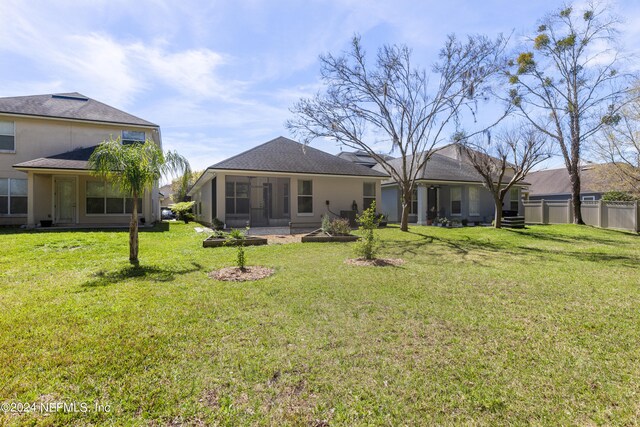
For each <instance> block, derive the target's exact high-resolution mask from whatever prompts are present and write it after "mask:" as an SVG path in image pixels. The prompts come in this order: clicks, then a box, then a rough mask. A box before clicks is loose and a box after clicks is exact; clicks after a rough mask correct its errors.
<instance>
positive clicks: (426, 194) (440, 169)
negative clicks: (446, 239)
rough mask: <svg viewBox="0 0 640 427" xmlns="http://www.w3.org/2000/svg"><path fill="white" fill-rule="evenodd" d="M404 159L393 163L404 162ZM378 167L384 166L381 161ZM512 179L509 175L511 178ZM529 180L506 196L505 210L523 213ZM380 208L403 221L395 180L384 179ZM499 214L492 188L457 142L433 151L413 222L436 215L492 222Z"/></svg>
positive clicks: (418, 183) (418, 189) (412, 211)
mask: <svg viewBox="0 0 640 427" xmlns="http://www.w3.org/2000/svg"><path fill="white" fill-rule="evenodd" d="M400 161H401V160H400V159H394V160H391V163H392V164H393V163H397V164H398V165H399V164H400ZM374 170H383V169H382V167H381V166H380V165H378V166H375V167H374ZM507 179H508V178H507ZM527 185H528V184H527V183H525V182H520V183H518V184H516V185H514V186H513V187H512V188H511V190H510V192H509V194H507V196H506V198H505V200H504V206H503V211H511V212H513V213H517V214H519V215H521V214H522V213H523V208H522V202H521V192H522V189H523V188H524V187H526V186H527ZM380 212H381V213H383V214H386V215H387V216H388V218H389V221H390V222H399V221H400V219H401V215H402V201H401V194H400V191H399V186H398V184H397V183H396V182H394V181H392V180H386V181H384V182H383V183H382V205H381V206H380ZM494 216H495V205H494V201H493V196H492V195H491V192H490V191H489V190H487V189H486V188H485V187H484V186H483V185H482V178H481V176H480V174H478V172H477V171H476V170H475V169H474V168H473V166H472V165H471V163H470V162H469V161H468V160H467V159H465V158H464V155H461V154H460V151H459V150H457V149H455V146H454V144H452V145H449V146H446V147H443V148H442V149H441V150H440V151H438V152H437V153H435V154H433V155H432V157H431V159H429V161H428V162H427V164H426V166H425V167H424V168H423V169H422V170H421V171H420V172H419V174H418V176H417V180H416V187H415V188H414V191H413V197H412V200H411V203H410V209H409V222H410V223H417V224H420V225H426V224H428V223H429V222H430V221H432V220H434V219H435V218H438V217H440V218H448V219H449V220H460V221H461V220H463V219H466V220H467V221H469V222H480V223H489V222H491V221H492V220H493V218H494Z"/></svg>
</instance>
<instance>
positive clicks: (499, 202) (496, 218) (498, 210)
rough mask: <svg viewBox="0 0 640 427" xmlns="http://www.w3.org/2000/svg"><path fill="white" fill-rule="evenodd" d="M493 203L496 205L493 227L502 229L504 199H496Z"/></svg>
mask: <svg viewBox="0 0 640 427" xmlns="http://www.w3.org/2000/svg"><path fill="white" fill-rule="evenodd" d="M493 203H494V204H495V205H496V214H495V216H494V218H493V220H494V224H493V226H494V227H495V228H502V203H503V202H502V199H500V198H499V197H497V198H496V197H494V198H493Z"/></svg>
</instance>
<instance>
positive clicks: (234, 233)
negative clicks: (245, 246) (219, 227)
mask: <svg viewBox="0 0 640 427" xmlns="http://www.w3.org/2000/svg"><path fill="white" fill-rule="evenodd" d="M245 234H246V232H245V231H242V230H239V229H237V228H232V229H231V231H229V238H230V239H244V236H245Z"/></svg>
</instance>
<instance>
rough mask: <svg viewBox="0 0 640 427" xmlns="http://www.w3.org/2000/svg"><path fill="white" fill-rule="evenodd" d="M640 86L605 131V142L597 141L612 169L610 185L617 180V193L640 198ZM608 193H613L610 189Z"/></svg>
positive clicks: (595, 146) (609, 172)
mask: <svg viewBox="0 0 640 427" xmlns="http://www.w3.org/2000/svg"><path fill="white" fill-rule="evenodd" d="M639 96H640V83H638V82H636V85H635V88H634V89H633V90H632V91H630V92H629V102H628V103H627V104H626V105H625V107H624V108H623V109H621V110H620V113H619V114H618V115H617V116H616V117H614V118H613V120H610V121H609V122H608V123H607V125H606V126H605V127H604V128H603V129H602V139H598V140H596V143H595V144H594V149H595V150H594V151H595V153H596V154H597V155H598V157H599V158H600V159H602V160H604V161H605V162H609V163H611V166H612V167H606V168H603V170H606V171H607V173H606V175H607V177H608V178H609V180H608V181H610V180H611V177H612V176H613V177H614V178H615V179H617V180H618V181H620V182H619V184H618V187H619V188H614V189H616V190H621V189H624V190H626V191H628V192H630V193H632V194H634V195H636V196H640V97H639ZM607 190H611V188H608V189H607Z"/></svg>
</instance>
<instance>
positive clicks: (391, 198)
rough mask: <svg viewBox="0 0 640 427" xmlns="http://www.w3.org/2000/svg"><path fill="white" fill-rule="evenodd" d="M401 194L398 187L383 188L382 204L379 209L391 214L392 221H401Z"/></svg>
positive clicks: (390, 219)
mask: <svg viewBox="0 0 640 427" xmlns="http://www.w3.org/2000/svg"><path fill="white" fill-rule="evenodd" d="M399 201H400V196H399V193H398V187H396V186H393V187H383V188H382V206H381V208H380V209H379V211H380V212H381V213H383V214H386V215H389V221H390V222H400V206H399V204H400V202H399Z"/></svg>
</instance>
